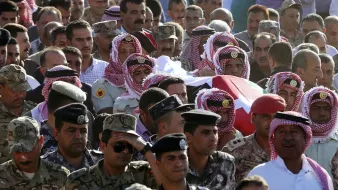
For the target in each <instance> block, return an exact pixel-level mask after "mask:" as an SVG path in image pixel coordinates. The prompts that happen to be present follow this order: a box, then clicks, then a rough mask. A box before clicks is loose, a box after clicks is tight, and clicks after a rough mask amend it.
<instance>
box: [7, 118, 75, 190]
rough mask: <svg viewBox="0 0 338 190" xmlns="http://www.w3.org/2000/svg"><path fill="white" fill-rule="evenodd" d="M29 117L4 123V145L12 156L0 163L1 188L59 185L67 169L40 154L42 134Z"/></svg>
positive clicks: (63, 182) (63, 180) (45, 187)
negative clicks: (5, 138) (5, 140)
mask: <svg viewBox="0 0 338 190" xmlns="http://www.w3.org/2000/svg"><path fill="white" fill-rule="evenodd" d="M39 128H40V127H39V124H38V123H37V122H36V121H35V120H34V119H33V118H30V117H26V116H23V117H18V118H16V119H13V120H12V121H11V122H10V123H9V124H8V133H7V139H8V148H9V149H10V152H11V155H12V159H11V160H9V161H7V162H5V163H2V164H1V165H0V188H1V189H61V188H63V187H64V186H65V184H66V180H67V175H69V171H68V170H67V169H66V168H64V167H63V166H61V165H55V164H52V163H49V162H46V161H44V160H42V159H41V158H40V151H41V147H42V143H43V136H42V135H40V133H39Z"/></svg>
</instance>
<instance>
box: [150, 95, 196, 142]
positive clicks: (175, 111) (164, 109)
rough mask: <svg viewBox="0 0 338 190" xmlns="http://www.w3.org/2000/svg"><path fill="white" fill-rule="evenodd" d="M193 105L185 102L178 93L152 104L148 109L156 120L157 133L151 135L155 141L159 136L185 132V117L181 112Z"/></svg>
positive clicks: (151, 139)
mask: <svg viewBox="0 0 338 190" xmlns="http://www.w3.org/2000/svg"><path fill="white" fill-rule="evenodd" d="M192 107H193V105H191V104H183V103H182V101H181V100H180V99H179V98H178V96H177V95H172V96H169V97H168V98H166V99H164V100H162V101H160V102H158V103H157V104H155V105H153V106H151V107H150V108H149V109H148V111H149V114H150V116H151V118H152V119H153V122H154V129H155V132H156V135H153V136H151V137H150V141H151V142H152V143H154V142H155V141H156V140H157V139H158V138H161V137H163V136H164V135H167V134H170V133H183V131H184V130H183V128H184V119H183V117H181V113H182V112H185V111H189V110H190V109H191V108H192Z"/></svg>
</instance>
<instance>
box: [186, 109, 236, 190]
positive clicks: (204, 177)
mask: <svg viewBox="0 0 338 190" xmlns="http://www.w3.org/2000/svg"><path fill="white" fill-rule="evenodd" d="M181 116H182V117H183V118H184V121H185V124H184V133H185V135H186V137H187V144H188V146H189V149H188V158H189V170H188V174H187V181H188V183H189V184H192V185H201V186H205V187H207V188H209V189H234V188H235V186H236V183H235V169H236V168H235V162H234V161H235V159H234V157H233V156H231V155H230V154H227V153H225V152H219V151H216V150H217V144H218V127H217V124H218V122H219V121H221V116H220V115H218V114H216V113H213V112H211V111H206V110H201V109H196V110H191V111H188V112H184V113H182V114H181Z"/></svg>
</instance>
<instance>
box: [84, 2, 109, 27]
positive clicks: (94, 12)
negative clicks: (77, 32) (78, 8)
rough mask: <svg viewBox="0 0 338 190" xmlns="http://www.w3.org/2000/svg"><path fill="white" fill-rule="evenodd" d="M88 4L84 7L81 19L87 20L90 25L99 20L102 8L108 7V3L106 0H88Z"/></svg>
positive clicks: (102, 11) (102, 12)
mask: <svg viewBox="0 0 338 190" xmlns="http://www.w3.org/2000/svg"><path fill="white" fill-rule="evenodd" d="M88 4H89V7H87V8H85V9H84V13H83V16H82V17H81V20H85V21H87V22H88V23H89V24H90V26H91V25H93V24H94V23H96V22H100V21H101V18H102V16H103V14H104V10H106V9H107V8H108V7H109V3H108V0H88ZM79 20H80V19H79Z"/></svg>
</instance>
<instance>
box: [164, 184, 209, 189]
mask: <svg viewBox="0 0 338 190" xmlns="http://www.w3.org/2000/svg"><path fill="white" fill-rule="evenodd" d="M158 189H159V190H165V189H164V187H163V186H162V185H161V186H160V187H159V188H158ZM187 190H209V189H208V188H206V187H200V186H193V185H190V184H188V183H187Z"/></svg>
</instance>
